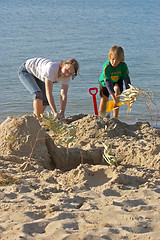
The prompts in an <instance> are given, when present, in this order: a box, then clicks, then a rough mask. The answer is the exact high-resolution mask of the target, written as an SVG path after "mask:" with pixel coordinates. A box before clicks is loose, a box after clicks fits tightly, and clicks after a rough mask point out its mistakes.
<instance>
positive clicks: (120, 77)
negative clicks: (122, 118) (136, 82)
mask: <svg viewBox="0 0 160 240" xmlns="http://www.w3.org/2000/svg"><path fill="white" fill-rule="evenodd" d="M108 59H109V60H108V61H107V62H105V63H104V65H103V69H102V74H101V76H100V78H99V85H100V97H101V102H100V106H99V115H100V116H102V117H105V116H106V106H107V101H108V97H109V94H110V95H111V97H112V99H113V102H114V109H113V118H118V112H119V107H118V106H117V103H118V102H119V101H120V96H119V95H120V94H121V93H122V92H123V81H124V82H125V87H126V89H128V88H129V84H131V82H130V78H129V71H128V67H127V64H126V63H125V62H124V51H123V48H122V47H120V46H113V47H112V48H111V49H110V51H109V53H108Z"/></svg>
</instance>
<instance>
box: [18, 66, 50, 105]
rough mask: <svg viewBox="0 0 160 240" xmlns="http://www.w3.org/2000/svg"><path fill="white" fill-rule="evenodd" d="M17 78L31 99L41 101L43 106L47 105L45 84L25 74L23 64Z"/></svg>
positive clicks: (29, 74) (27, 73)
mask: <svg viewBox="0 0 160 240" xmlns="http://www.w3.org/2000/svg"><path fill="white" fill-rule="evenodd" d="M18 76H19V79H20V80H21V82H22V83H23V85H24V86H25V87H26V88H27V90H28V91H29V92H30V93H31V94H32V95H33V99H41V100H43V105H44V106H47V105H49V103H48V100H47V97H46V90H45V83H44V82H43V81H41V80H40V79H38V78H36V77H35V76H33V75H32V74H31V73H29V72H27V70H26V68H25V64H22V65H21V66H20V68H19V70H18Z"/></svg>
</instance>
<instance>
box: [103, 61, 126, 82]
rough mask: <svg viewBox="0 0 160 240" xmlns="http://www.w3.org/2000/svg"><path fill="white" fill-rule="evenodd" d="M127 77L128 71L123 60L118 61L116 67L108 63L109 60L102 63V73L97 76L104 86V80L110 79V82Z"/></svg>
mask: <svg viewBox="0 0 160 240" xmlns="http://www.w3.org/2000/svg"><path fill="white" fill-rule="evenodd" d="M128 77H129V71H128V67H127V64H126V63H125V62H120V63H119V65H118V67H116V68H114V67H112V65H111V64H110V62H109V60H108V61H107V62H105V63H104V64H103V68H102V74H101V76H100V78H99V82H100V83H101V84H102V85H103V86H104V87H106V85H105V81H107V80H109V79H110V80H111V82H112V83H115V82H118V81H119V80H120V79H121V80H123V79H125V78H128Z"/></svg>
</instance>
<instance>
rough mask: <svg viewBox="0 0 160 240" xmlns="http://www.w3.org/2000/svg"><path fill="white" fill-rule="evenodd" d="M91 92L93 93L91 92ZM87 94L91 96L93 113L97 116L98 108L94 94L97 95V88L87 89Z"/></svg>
mask: <svg viewBox="0 0 160 240" xmlns="http://www.w3.org/2000/svg"><path fill="white" fill-rule="evenodd" d="M92 91H93V92H92ZM89 93H90V94H91V95H92V97H93V105H94V112H95V115H98V108H97V100H96V94H97V93H98V88H96V87H95V88H90V89H89Z"/></svg>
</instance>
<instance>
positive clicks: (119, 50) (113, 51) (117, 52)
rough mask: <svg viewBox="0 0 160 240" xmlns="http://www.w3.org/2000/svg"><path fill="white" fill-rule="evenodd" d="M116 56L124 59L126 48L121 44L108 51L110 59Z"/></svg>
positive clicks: (121, 59)
mask: <svg viewBox="0 0 160 240" xmlns="http://www.w3.org/2000/svg"><path fill="white" fill-rule="evenodd" d="M111 58H115V59H118V60H120V61H121V62H123V61H124V50H123V48H122V47H120V46H113V47H112V48H111V49H110V51H109V53H108V59H109V60H110V59H111Z"/></svg>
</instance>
